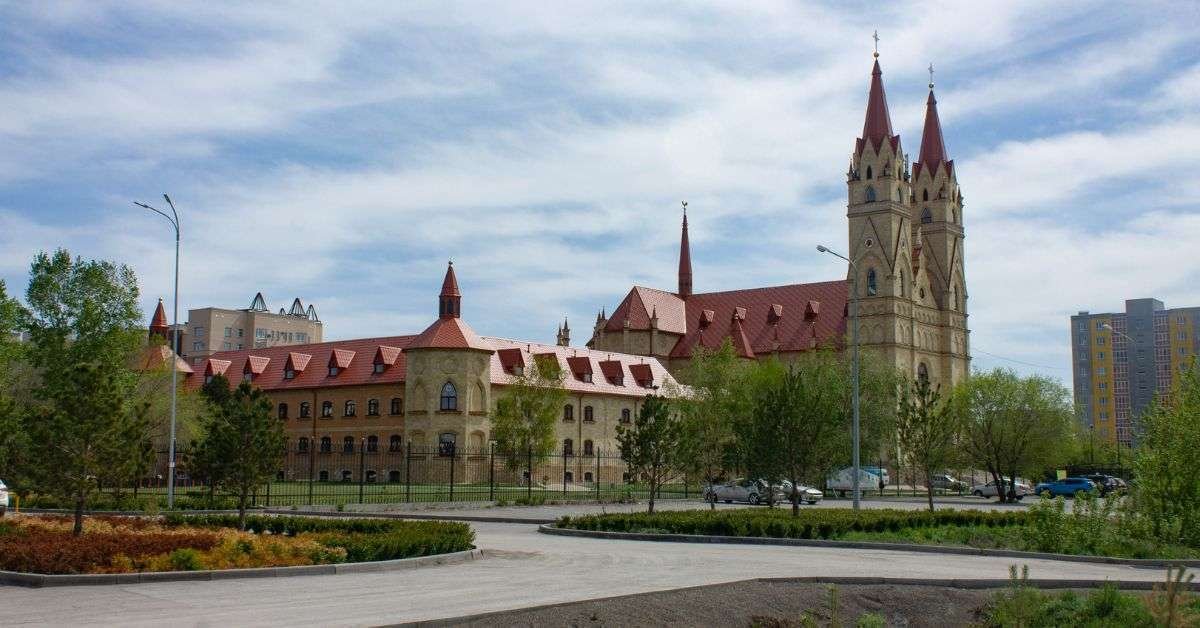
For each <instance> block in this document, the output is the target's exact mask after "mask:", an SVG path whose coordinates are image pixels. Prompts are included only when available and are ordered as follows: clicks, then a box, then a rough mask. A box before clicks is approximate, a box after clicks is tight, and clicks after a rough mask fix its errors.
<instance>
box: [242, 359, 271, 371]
mask: <svg viewBox="0 0 1200 628" xmlns="http://www.w3.org/2000/svg"><path fill="white" fill-rule="evenodd" d="M270 361H271V358H268V357H266V356H261V355H251V356H246V365H245V366H243V367H242V372H243V373H251V374H253V375H262V374H263V371H265V370H267V364H268V363H270Z"/></svg>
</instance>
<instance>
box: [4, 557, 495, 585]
mask: <svg viewBox="0 0 1200 628" xmlns="http://www.w3.org/2000/svg"><path fill="white" fill-rule="evenodd" d="M483 557H484V554H483V550H481V549H479V548H475V549H470V550H465V551H462V552H451V553H449V554H434V555H432V556H417V557H415V558H398V559H395V560H381V561H375V562H369V563H341V564H333V565H299V566H295V567H262V568H252V569H214V570H208V571H159V572H148V573H120V574H65V575H56V574H33V573H22V572H18V571H0V585H6V584H7V585H15V586H24V587H33V588H40V587H70V586H83V585H87V586H92V585H105V584H143V583H150V582H187V581H196V580H234V579H240V578H287V577H294V576H332V575H340V574H351V573H376V572H383V571H400V570H403V569H415V568H418V567H426V566H429V565H450V564H457V563H465V562H469V561H473V560H479V559H481V558H483Z"/></svg>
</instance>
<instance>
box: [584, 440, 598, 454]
mask: <svg viewBox="0 0 1200 628" xmlns="http://www.w3.org/2000/svg"><path fill="white" fill-rule="evenodd" d="M595 453H596V452H595V446H594V445H593V444H592V441H591V440H585V441H583V455H585V456H592V455H595Z"/></svg>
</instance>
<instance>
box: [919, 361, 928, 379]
mask: <svg viewBox="0 0 1200 628" xmlns="http://www.w3.org/2000/svg"><path fill="white" fill-rule="evenodd" d="M917 379H919V380H921V381H923V382H928V381H929V367H927V366H925V363H924V362H922V363H920V364H918V365H917Z"/></svg>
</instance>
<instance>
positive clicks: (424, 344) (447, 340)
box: [404, 274, 494, 352]
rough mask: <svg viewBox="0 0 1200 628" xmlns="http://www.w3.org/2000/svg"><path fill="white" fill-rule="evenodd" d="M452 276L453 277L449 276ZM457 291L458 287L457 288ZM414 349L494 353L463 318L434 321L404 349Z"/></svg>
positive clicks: (443, 318) (445, 318) (444, 318)
mask: <svg viewBox="0 0 1200 628" xmlns="http://www.w3.org/2000/svg"><path fill="white" fill-rule="evenodd" d="M447 276H451V275H449V274H448V275H447ZM455 289H457V286H455ZM413 349H474V350H477V351H488V352H491V351H494V349H493V348H492V347H491V345H489V344H487V343H486V342H484V341H483V340H482V339H480V338H479V336H478V335H477V334H476V333H475V330H473V329H471V326H470V325H468V324H467V323H466V321H464V320H463V319H461V318H447V317H442V318H439V319H437V320H436V321H433V324H432V325H430V326H429V327H426V328H425V331H423V332H421V333H420V334H419V335H418V336H417V337H416V338H413V340H412V342H410V343H409V344H408V346H407V347H405V348H404V350H405V351H411V350H413Z"/></svg>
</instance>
